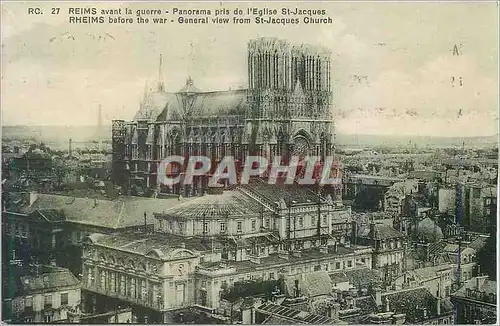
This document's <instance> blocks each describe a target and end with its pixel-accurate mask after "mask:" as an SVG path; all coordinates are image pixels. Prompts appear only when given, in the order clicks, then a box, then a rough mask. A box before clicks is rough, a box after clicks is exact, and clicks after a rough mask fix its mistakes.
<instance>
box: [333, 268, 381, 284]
mask: <svg viewBox="0 0 500 326" xmlns="http://www.w3.org/2000/svg"><path fill="white" fill-rule="evenodd" d="M330 278H331V279H332V282H334V283H342V282H349V283H350V284H352V285H354V286H356V287H358V288H367V287H368V286H370V285H374V284H377V283H378V282H380V276H379V273H378V272H377V271H376V270H373V269H369V268H359V269H353V270H346V271H339V272H335V273H331V274H330Z"/></svg>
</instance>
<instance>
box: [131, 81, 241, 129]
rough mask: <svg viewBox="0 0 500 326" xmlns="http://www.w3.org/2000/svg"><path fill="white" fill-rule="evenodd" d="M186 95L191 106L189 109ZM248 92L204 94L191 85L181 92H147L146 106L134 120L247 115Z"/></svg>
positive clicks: (188, 83)
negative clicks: (186, 103)
mask: <svg viewBox="0 0 500 326" xmlns="http://www.w3.org/2000/svg"><path fill="white" fill-rule="evenodd" d="M186 96H189V100H190V103H191V105H189V106H188V108H186V105H185V102H186ZM247 105H248V104H247V90H246V89H239V90H228V91H210V92H202V91H200V90H199V89H197V88H196V87H195V86H194V84H193V83H192V81H191V82H189V81H188V82H187V83H186V86H185V87H183V88H182V89H181V90H180V91H179V92H174V93H171V92H161V91H154V92H152V91H150V92H146V94H145V97H144V100H143V103H142V104H141V107H140V109H139V111H138V112H137V113H136V115H135V117H134V120H140V119H148V120H153V121H166V120H170V119H185V118H199V117H207V116H222V115H244V113H245V109H246V107H247Z"/></svg>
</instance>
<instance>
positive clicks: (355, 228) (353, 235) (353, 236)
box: [351, 221, 358, 245]
mask: <svg viewBox="0 0 500 326" xmlns="http://www.w3.org/2000/svg"><path fill="white" fill-rule="evenodd" d="M357 236H358V224H357V223H356V221H352V222H351V242H352V244H353V245H356V239H357Z"/></svg>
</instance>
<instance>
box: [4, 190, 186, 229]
mask: <svg viewBox="0 0 500 326" xmlns="http://www.w3.org/2000/svg"><path fill="white" fill-rule="evenodd" d="M36 196H37V199H36V200H35V202H34V203H33V204H32V205H29V203H27V202H23V203H22V204H19V205H18V206H17V207H14V206H11V207H10V208H11V209H12V210H11V211H14V212H16V213H23V214H31V213H34V212H36V211H40V212H41V213H42V214H43V215H44V216H46V217H48V218H51V219H58V220H61V219H62V216H61V212H62V214H64V217H65V219H66V221H71V222H74V223H81V224H88V225H95V226H101V227H105V228H112V229H118V228H124V227H130V226H137V225H141V226H142V225H143V224H144V213H146V216H147V219H148V223H152V222H153V221H152V214H153V213H161V212H163V211H166V210H167V209H169V208H171V207H173V206H174V205H178V204H180V203H182V202H184V201H186V200H189V199H183V200H182V201H179V200H178V199H173V198H172V199H154V198H141V197H121V198H120V199H117V200H99V199H89V198H77V197H68V196H60V195H50V194H37V195H36Z"/></svg>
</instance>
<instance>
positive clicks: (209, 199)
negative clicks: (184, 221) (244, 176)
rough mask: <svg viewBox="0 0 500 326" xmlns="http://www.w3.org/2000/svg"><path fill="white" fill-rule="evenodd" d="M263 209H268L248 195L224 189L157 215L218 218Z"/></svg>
mask: <svg viewBox="0 0 500 326" xmlns="http://www.w3.org/2000/svg"><path fill="white" fill-rule="evenodd" d="M263 211H268V209H266V208H264V207H263V206H262V205H261V204H260V203H259V202H258V201H256V200H255V199H253V198H251V197H249V196H248V195H246V194H244V193H242V192H240V191H225V192H223V193H222V194H219V195H215V194H214V195H205V196H202V197H196V198H193V199H191V200H190V201H188V202H183V203H181V204H179V205H176V206H174V207H172V208H170V209H168V210H165V212H163V213H161V214H158V215H161V216H178V217H184V218H200V219H201V218H203V217H204V218H220V217H224V216H248V215H253V214H254V215H257V214H260V213H261V212H263ZM158 213H159V212H158Z"/></svg>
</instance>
